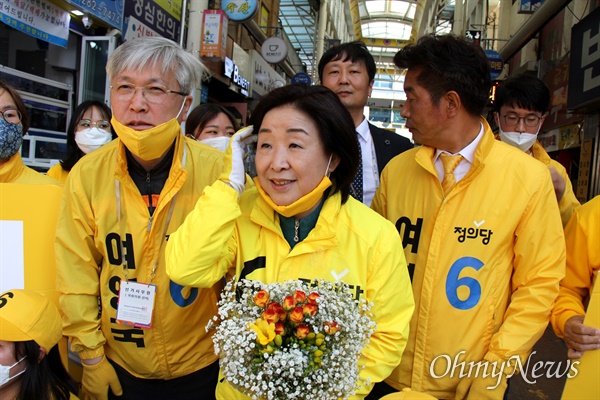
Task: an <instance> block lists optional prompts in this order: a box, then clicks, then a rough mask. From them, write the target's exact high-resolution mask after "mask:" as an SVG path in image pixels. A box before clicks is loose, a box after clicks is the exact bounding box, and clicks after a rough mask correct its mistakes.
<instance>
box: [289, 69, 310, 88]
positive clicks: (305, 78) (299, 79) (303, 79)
mask: <svg viewBox="0 0 600 400" xmlns="http://www.w3.org/2000/svg"><path fill="white" fill-rule="evenodd" d="M295 83H306V84H307V85H310V84H312V80H311V79H310V75H309V74H307V73H306V72H298V73H297V74H296V75H294V76H293V77H292V84H295Z"/></svg>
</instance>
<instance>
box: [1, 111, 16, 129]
mask: <svg viewBox="0 0 600 400" xmlns="http://www.w3.org/2000/svg"><path fill="white" fill-rule="evenodd" d="M0 114H2V119H4V120H5V121H6V122H8V123H9V124H13V125H17V124H18V123H20V122H21V113H20V112H19V110H14V109H12V108H9V109H8V110H4V111H0Z"/></svg>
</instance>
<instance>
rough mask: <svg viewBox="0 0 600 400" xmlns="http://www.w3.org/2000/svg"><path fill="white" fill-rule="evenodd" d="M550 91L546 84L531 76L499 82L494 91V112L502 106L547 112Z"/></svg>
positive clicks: (518, 76)
mask: <svg viewBox="0 0 600 400" xmlns="http://www.w3.org/2000/svg"><path fill="white" fill-rule="evenodd" d="M549 105H550V91H549V90H548V87H547V86H546V84H545V83H544V82H543V81H542V80H540V79H538V78H537V77H535V76H533V75H531V74H521V75H516V76H512V77H510V78H508V79H506V80H505V81H503V82H501V83H500V85H498V88H497V89H496V97H495V99H494V111H496V112H498V113H499V112H500V108H501V107H502V106H512V107H515V106H516V107H520V108H524V109H526V110H533V111H538V112H541V113H542V114H543V113H545V112H546V111H548V106H549Z"/></svg>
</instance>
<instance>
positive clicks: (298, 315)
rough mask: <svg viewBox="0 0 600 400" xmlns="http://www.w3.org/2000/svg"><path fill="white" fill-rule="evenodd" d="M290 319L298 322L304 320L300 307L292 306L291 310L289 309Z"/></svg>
mask: <svg viewBox="0 0 600 400" xmlns="http://www.w3.org/2000/svg"><path fill="white" fill-rule="evenodd" d="M289 315H290V321H292V322H294V323H296V324H298V323H300V322H302V321H303V320H304V313H303V312H302V309H301V308H300V307H294V309H293V310H292V311H290V314H289Z"/></svg>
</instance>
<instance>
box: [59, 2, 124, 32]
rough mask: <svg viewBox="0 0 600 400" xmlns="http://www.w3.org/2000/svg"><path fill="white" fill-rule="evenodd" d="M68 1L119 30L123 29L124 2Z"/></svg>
mask: <svg viewBox="0 0 600 400" xmlns="http://www.w3.org/2000/svg"><path fill="white" fill-rule="evenodd" d="M66 1H67V3H71V4H73V5H74V6H77V7H79V8H81V9H82V10H83V11H86V12H87V13H88V14H90V15H93V16H94V17H96V18H98V19H101V20H102V21H104V22H106V23H107V24H109V25H111V26H114V27H115V28H117V29H119V30H121V29H122V27H123V0H66Z"/></svg>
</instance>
